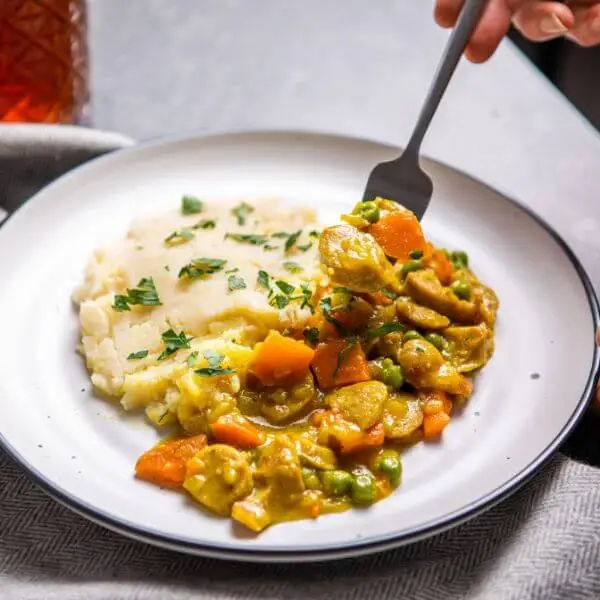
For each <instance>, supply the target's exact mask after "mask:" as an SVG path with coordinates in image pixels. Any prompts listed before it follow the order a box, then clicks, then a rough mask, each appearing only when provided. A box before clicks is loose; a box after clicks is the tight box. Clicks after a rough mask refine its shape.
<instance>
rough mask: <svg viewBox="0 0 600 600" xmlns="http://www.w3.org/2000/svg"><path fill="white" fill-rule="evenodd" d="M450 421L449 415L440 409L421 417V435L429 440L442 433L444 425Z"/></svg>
mask: <svg viewBox="0 0 600 600" xmlns="http://www.w3.org/2000/svg"><path fill="white" fill-rule="evenodd" d="M448 423H450V415H448V414H447V413H445V412H444V411H440V412H438V413H435V414H433V415H425V416H424V417H423V437H424V438H425V439H426V440H430V439H433V438H436V437H438V436H439V435H441V434H442V432H443V431H444V429H446V426H447V425H448Z"/></svg>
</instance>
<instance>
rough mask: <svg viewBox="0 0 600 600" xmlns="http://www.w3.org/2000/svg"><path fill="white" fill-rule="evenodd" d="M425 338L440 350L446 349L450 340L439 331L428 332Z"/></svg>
mask: <svg viewBox="0 0 600 600" xmlns="http://www.w3.org/2000/svg"><path fill="white" fill-rule="evenodd" d="M425 339H426V340H427V341H428V342H429V343H430V344H431V345H432V346H435V347H436V348H437V349H438V350H439V351H440V352H441V351H442V350H445V349H446V346H447V345H448V342H447V341H446V338H445V337H442V336H441V335H440V334H439V333H428V334H427V335H426V336H425Z"/></svg>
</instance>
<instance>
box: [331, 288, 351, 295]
mask: <svg viewBox="0 0 600 600" xmlns="http://www.w3.org/2000/svg"><path fill="white" fill-rule="evenodd" d="M332 291H333V293H334V294H351V293H352V290H350V289H348V288H347V287H334V288H333V290H332Z"/></svg>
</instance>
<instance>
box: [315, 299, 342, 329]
mask: <svg viewBox="0 0 600 600" xmlns="http://www.w3.org/2000/svg"><path fill="white" fill-rule="evenodd" d="M319 308H320V309H321V312H322V313H323V318H324V319H325V320H326V321H327V322H328V323H331V325H333V326H334V327H335V330H336V331H337V332H338V333H339V334H340V335H341V336H342V337H348V332H347V331H346V328H345V327H344V326H343V325H342V324H341V323H340V322H339V321H338V320H337V319H335V318H334V317H333V316H332V314H331V313H332V312H333V311H334V307H333V302H332V300H331V298H330V297H329V296H325V298H321V300H320V301H319Z"/></svg>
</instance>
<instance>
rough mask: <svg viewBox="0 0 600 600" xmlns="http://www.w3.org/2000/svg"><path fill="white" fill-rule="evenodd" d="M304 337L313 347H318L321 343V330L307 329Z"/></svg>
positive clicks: (303, 333)
mask: <svg viewBox="0 0 600 600" xmlns="http://www.w3.org/2000/svg"><path fill="white" fill-rule="evenodd" d="M302 335H303V336H304V339H305V340H306V341H307V342H308V343H309V344H310V345H311V346H316V345H317V344H318V343H319V330H318V329H317V328H316V327H309V328H308V329H305V330H304V331H303V332H302Z"/></svg>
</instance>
